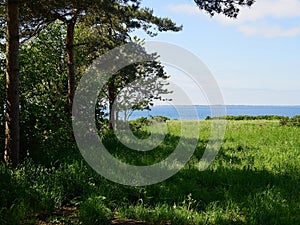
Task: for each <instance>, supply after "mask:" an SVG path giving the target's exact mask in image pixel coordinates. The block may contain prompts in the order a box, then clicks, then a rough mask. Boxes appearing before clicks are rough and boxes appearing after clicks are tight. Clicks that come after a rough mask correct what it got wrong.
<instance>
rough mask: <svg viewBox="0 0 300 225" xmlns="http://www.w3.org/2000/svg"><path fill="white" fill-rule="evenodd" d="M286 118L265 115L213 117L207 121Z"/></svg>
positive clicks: (208, 117) (283, 117)
mask: <svg viewBox="0 0 300 225" xmlns="http://www.w3.org/2000/svg"><path fill="white" fill-rule="evenodd" d="M286 118H287V117H286V116H276V115H263V116H248V115H239V116H221V117H213V118H211V117H210V116H207V117H206V118H205V120H211V119H225V120H284V119H286Z"/></svg>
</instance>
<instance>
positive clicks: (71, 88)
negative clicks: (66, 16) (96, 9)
mask: <svg viewBox="0 0 300 225" xmlns="http://www.w3.org/2000/svg"><path fill="white" fill-rule="evenodd" d="M74 29H75V22H74V21H73V20H71V21H69V22H68V24H67V40H66V50H67V64H68V71H67V74H68V112H69V115H70V116H72V105H73V98H74V93H75V60H74Z"/></svg>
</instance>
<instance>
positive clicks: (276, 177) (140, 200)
mask: <svg viewBox="0 0 300 225" xmlns="http://www.w3.org/2000/svg"><path fill="white" fill-rule="evenodd" d="M163 123H166V124H167V126H168V130H169V134H168V135H167V136H166V137H165V139H164V142H163V143H162V144H161V145H160V146H159V147H158V148H156V149H154V150H153V151H151V152H147V153H145V152H136V151H130V150H129V149H127V148H126V147H124V146H123V145H122V144H120V143H119V142H118V141H117V140H116V137H115V136H114V135H113V134H112V133H110V132H109V133H107V134H106V135H104V138H105V141H104V142H105V145H106V146H107V148H108V149H109V151H110V152H111V153H112V154H113V155H114V156H115V157H118V158H119V159H120V160H122V161H124V162H127V163H129V164H133V165H149V164H153V163H154V162H157V161H159V160H160V159H164V158H165V157H167V155H169V154H170V152H172V151H173V150H174V146H176V143H177V142H178V139H179V138H180V134H181V130H180V127H181V121H172V120H170V121H160V122H156V123H151V124H152V125H153V130H154V131H156V132H157V133H159V131H160V126H161V125H162V124H163ZM184 123H187V124H188V126H191V127H193V126H194V122H191V121H185V122H184ZM148 125H149V124H148ZM148 131H149V130H148V128H147V127H145V126H143V124H142V125H140V126H139V129H135V130H134V132H135V134H136V135H137V136H139V135H140V136H141V137H145V136H147V135H148ZM209 132H210V121H201V122H200V135H198V134H195V133H194V132H193V129H191V130H190V133H188V134H187V135H186V137H183V138H186V139H187V140H188V139H192V138H199V140H198V144H197V148H196V151H195V153H194V155H193V157H192V158H191V159H190V161H189V163H188V164H187V165H186V166H185V167H184V168H183V169H182V170H181V171H180V172H179V173H177V174H176V175H175V176H173V177H171V178H169V179H168V180H166V181H164V182H162V183H158V184H155V185H151V186H146V187H130V186H124V185H120V184H116V183H113V182H111V181H108V180H106V179H104V178H103V177H101V176H100V175H98V174H97V173H96V172H94V171H93V170H92V169H91V168H90V167H89V165H87V164H86V162H85V161H84V160H83V159H82V157H81V155H80V153H79V151H78V150H76V148H75V146H71V147H70V148H69V150H68V148H66V147H65V146H64V147H62V148H61V149H63V151H59V149H57V150H56V151H54V153H55V154H54V155H52V157H50V159H51V160H52V161H49V162H47V163H45V162H44V161H38V160H34V159H30V157H27V158H26V159H25V160H24V162H23V163H22V165H20V167H19V168H18V169H17V170H11V169H9V168H7V167H5V166H4V165H1V166H0V181H1V182H0V199H1V201H0V224H10V225H13V224H20V223H22V224H37V223H38V221H39V220H41V219H42V220H43V221H46V222H48V223H49V224H51V222H52V224H55V223H56V224H88V225H93V224H110V222H111V220H112V219H113V218H129V219H135V220H142V221H147V222H149V223H151V224H297V223H298V222H299V221H300V215H299V211H300V175H299V171H300V164H299V161H300V140H299V135H300V128H299V127H298V126H281V125H280V123H279V121H278V120H257V121H228V122H227V131H226V135H225V138H224V141H223V145H222V148H221V150H220V151H219V153H218V155H217V157H216V159H215V161H214V162H213V164H212V165H210V167H209V169H208V170H206V171H203V172H200V171H198V168H197V166H198V161H199V159H200V158H201V156H202V154H203V152H204V150H205V147H206V144H207V141H208V138H209ZM48 154H51V153H48ZM36 159H38V157H36ZM43 160H45V159H43ZM63 207H74V208H75V214H76V216H75V217H74V216H73V217H72V218H71V217H68V216H64V215H62V216H57V215H55V214H53V212H54V211H56V210H58V209H61V208H63Z"/></svg>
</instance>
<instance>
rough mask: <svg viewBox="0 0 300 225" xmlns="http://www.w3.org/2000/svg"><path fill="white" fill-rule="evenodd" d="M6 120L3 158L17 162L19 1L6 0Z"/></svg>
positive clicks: (14, 165)
mask: <svg viewBox="0 0 300 225" xmlns="http://www.w3.org/2000/svg"><path fill="white" fill-rule="evenodd" d="M5 110H6V121H5V146H4V160H5V162H7V163H9V164H12V166H13V167H14V168H15V167H17V166H18V164H19V160H20V159H19V155H20V127H19V1H18V0H8V1H7V29H6V108H5Z"/></svg>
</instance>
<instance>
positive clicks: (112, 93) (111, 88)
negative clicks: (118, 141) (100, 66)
mask: <svg viewBox="0 0 300 225" xmlns="http://www.w3.org/2000/svg"><path fill="white" fill-rule="evenodd" d="M115 98H116V96H115V83H114V81H113V80H112V81H111V82H110V83H109V85H108V99H109V100H108V101H109V128H110V129H113V128H114V125H115V107H114V106H113V104H114V101H115Z"/></svg>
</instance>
